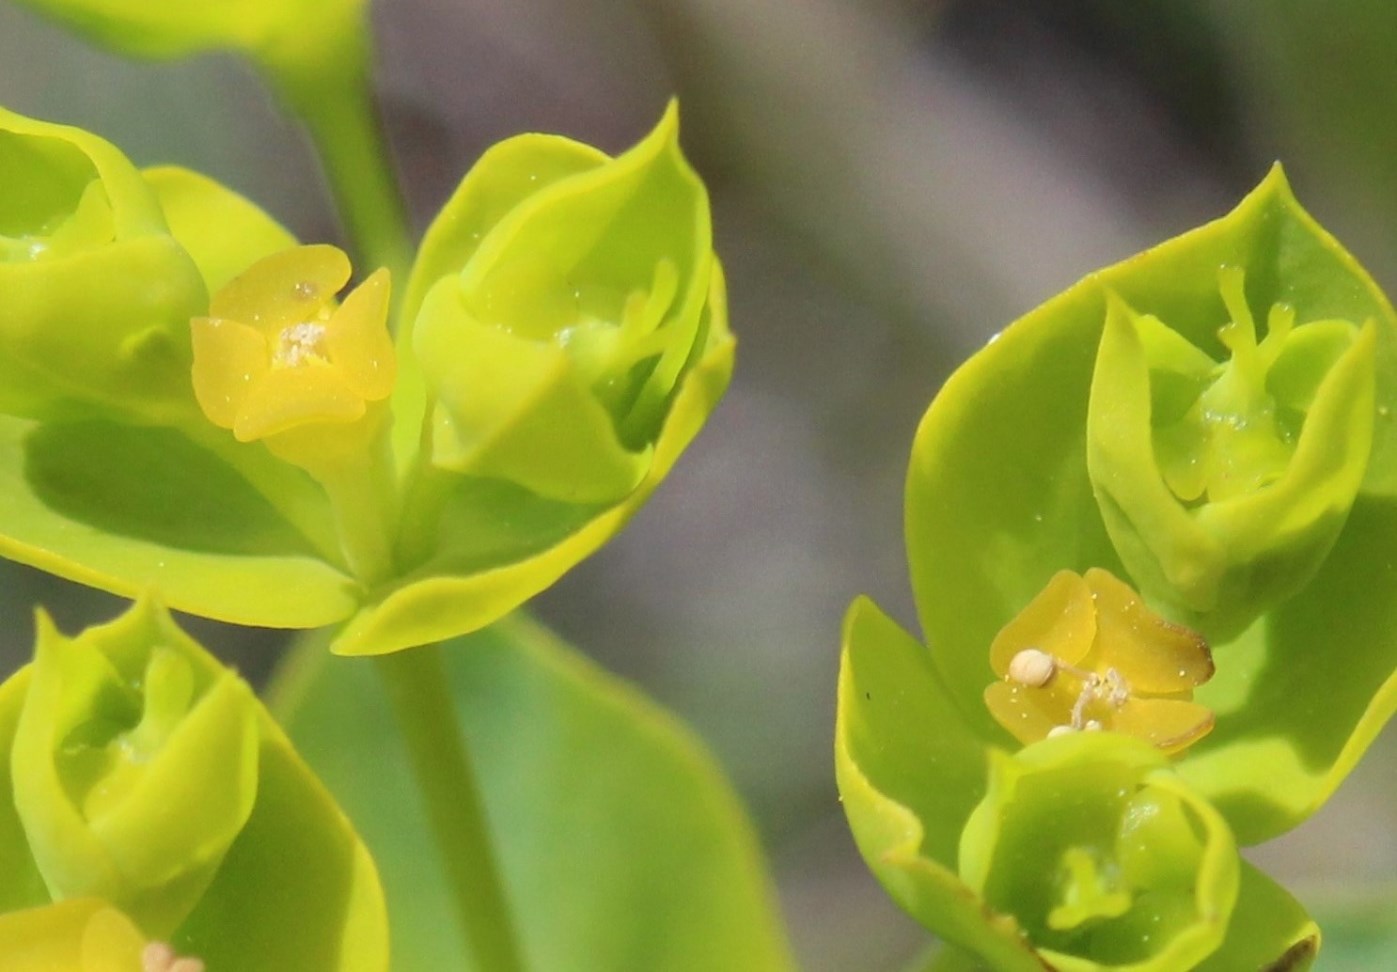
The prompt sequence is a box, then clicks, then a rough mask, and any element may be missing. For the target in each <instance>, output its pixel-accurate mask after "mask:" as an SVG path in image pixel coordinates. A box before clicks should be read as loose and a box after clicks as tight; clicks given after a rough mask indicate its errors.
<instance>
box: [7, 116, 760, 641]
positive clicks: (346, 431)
mask: <svg viewBox="0 0 1397 972" xmlns="http://www.w3.org/2000/svg"><path fill="white" fill-rule="evenodd" d="M0 186H2V187H3V188H0V362H3V363H0V373H2V374H0V376H2V377H3V378H4V381H3V392H0V552H3V553H4V554H5V555H7V556H10V557H13V558H14V559H17V560H22V561H25V562H28V563H32V564H35V565H37V566H40V567H42V568H44V569H47V570H50V571H53V572H55V573H59V574H63V575H65V576H69V577H72V578H75V579H78V580H81V581H83V582H85V583H89V584H93V585H96V586H100V587H105V588H107V589H110V590H114V591H117V592H120V593H128V594H129V593H135V592H136V591H139V590H142V589H144V588H146V587H149V586H154V587H156V588H157V589H159V590H160V591H161V593H162V596H164V597H165V598H166V599H167V600H168V601H169V603H170V604H171V605H172V606H174V607H178V608H182V609H185V610H189V611H192V612H195V613H198V614H203V615H207V616H210V617H215V618H220V619H224V620H229V621H234V622H238V623H243V624H256V625H266V626H275V627H314V626H320V625H326V624H332V623H337V622H346V621H347V622H348V624H347V626H346V628H345V629H344V630H343V631H342V632H341V634H340V636H339V637H338V639H337V640H336V643H335V648H336V650H338V651H341V652H345V653H352V654H367V653H378V652H384V651H392V650H396V649H399V648H404V647H408V646H411V645H415V644H421V643H425V642H429V641H435V640H440V639H443V638H446V637H450V636H453V635H456V634H459V633H462V632H465V631H469V630H473V629H475V628H478V627H480V626H482V625H484V624H488V623H489V622H490V621H492V620H494V619H496V618H498V617H500V616H501V615H502V614H504V613H506V612H507V611H509V610H511V609H512V608H514V607H516V606H517V605H518V604H520V603H521V602H523V601H524V600H525V599H527V598H528V597H530V596H531V595H532V594H534V593H536V592H537V591H539V590H541V589H542V588H544V587H546V586H547V585H549V584H550V583H552V582H553V581H554V580H555V579H556V578H557V577H558V576H559V575H560V574H562V573H563V572H564V571H565V570H566V569H567V568H568V567H570V566H571V565H572V564H574V563H576V562H577V561H578V560H579V559H581V558H582V557H584V556H586V555H587V554H589V553H590V552H592V551H593V550H595V549H596V548H597V547H598V546H600V545H601V544H602V543H604V542H605V541H606V540H607V539H608V538H609V537H610V536H612V535H613V534H614V533H615V532H616V531H617V530H619V529H620V527H621V526H622V525H623V524H624V523H625V521H626V520H627V519H628V518H629V517H630V515H631V514H632V513H633V512H634V511H635V510H636V508H637V507H638V506H639V504H640V503H642V502H643V501H644V499H645V498H646V497H647V496H648V495H649V493H650V491H651V490H653V489H654V487H655V486H656V485H657V484H658V483H659V481H660V480H661V479H662V478H663V477H664V476H665V475H666V473H667V472H668V471H669V469H670V467H671V466H672V465H673V463H674V462H675V460H676V459H677V457H678V455H679V453H680V452H681V451H682V450H683V449H684V447H685V446H686V445H687V444H688V442H689V441H690V439H692V437H693V436H694V435H695V434H696V433H697V431H698V429H699V428H700V426H701V425H702V424H703V422H704V420H705V419H706V417H707V415H708V413H709V412H710V411H711V410H712V408H713V407H714V405H715V404H716V402H717V399H718V398H719V396H720V395H721V394H722V392H723V390H724V388H725V387H726V385H727V382H728V379H729V376H730V373H731V367H732V354H733V341H732V338H731V336H730V334H729V332H728V330H727V314H726V304H725V297H724V291H723V282H722V274H721V271H720V269H719V267H718V264H717V261H716V259H715V257H714V255H713V252H712V241H711V227H710V220H709V210H708V200H707V196H706V193H705V191H704V188H703V185H702V183H701V182H700V181H699V179H698V177H697V176H696V175H695V174H694V172H693V170H692V169H691V168H690V167H689V165H688V164H687V162H686V161H685V160H684V158H683V155H682V154H681V152H680V149H679V145H678V119H677V112H676V110H675V109H674V108H673V107H671V108H670V110H669V111H668V112H667V113H666V114H665V116H664V118H663V120H662V121H661V123H660V124H659V126H658V127H657V128H656V129H655V130H654V131H653V132H652V133H651V134H650V135H649V136H648V137H646V138H645V139H644V140H643V141H642V142H640V144H638V145H637V146H636V147H635V148H633V149H632V150H630V151H629V152H626V153H625V154H623V155H621V156H618V157H616V158H610V157H608V156H606V155H604V154H602V153H601V152H598V151H597V150H595V149H591V148H588V147H586V146H584V145H580V144H578V143H576V142H572V141H569V140H567V139H562V138H557V137H552V136H545V135H524V136H520V137H518V138H514V139H510V140H508V141H506V142H504V143H502V144H500V145H498V146H496V147H495V148H493V149H492V150H490V151H489V152H487V153H486V155H485V156H484V158H482V159H481V161H480V163H479V164H478V165H477V166H476V167H475V168H474V169H472V170H471V172H470V173H469V174H468V175H467V177H466V178H465V180H464V181H463V182H462V183H461V185H460V188H459V189H458V190H457V192H456V193H455V195H454V196H453V197H452V198H451V200H450V201H449V202H448V203H447V205H446V206H445V208H444V209H443V210H442V212H441V214H440V215H439V216H438V218H437V219H436V221H435V222H434V223H433V224H432V227H431V228H430V229H429V231H428V233H427V235H426V238H425V240H424V242H423V245H422V248H421V252H420V254H419V256H418V258H417V260H416V262H415V264H414V266H413V269H412V272H411V274H410V276H409V279H408V280H406V281H389V280H388V279H387V274H376V275H374V276H373V277H372V278H371V279H370V281H369V282H368V283H366V284H364V285H362V286H360V287H359V288H357V289H356V290H355V291H354V292H353V294H352V295H351V296H349V297H346V298H345V299H344V301H343V304H341V303H340V302H339V301H338V300H337V299H336V291H337V290H338V289H339V288H341V287H342V286H344V284H345V283H346V281H347V280H348V278H349V276H350V273H351V271H350V267H349V265H348V264H347V263H346V262H345V261H344V258H343V256H342V255H339V254H337V253H336V252H335V251H334V250H333V249H331V248H328V247H311V248H304V249H301V250H296V249H291V248H292V247H293V246H294V243H295V241H294V240H293V239H292V238H291V237H290V235H289V234H288V233H286V231H285V230H283V229H282V228H281V227H280V226H278V225H277V224H276V222H275V221H274V220H272V219H271V218H270V217H268V216H267V215H266V214H264V213H263V212H261V211H260V210H258V209H257V208H256V207H255V206H253V205H252V204H251V203H249V202H248V201H247V200H245V199H243V198H241V197H239V196H237V195H235V194H233V193H231V192H230V191H228V190H227V189H224V188H223V187H221V186H219V185H217V184H215V183H213V182H212V181H210V180H208V179H205V178H204V177H202V176H198V175H196V174H194V173H191V172H188V171H185V170H180V169H171V168H162V169H153V170H146V171H144V172H142V171H138V170H136V169H135V168H134V167H132V165H131V164H130V163H129V162H128V161H127V160H126V159H125V158H124V157H123V156H122V155H121V154H120V153H119V152H118V151H117V150H115V149H114V148H112V147H111V146H110V145H109V144H107V143H106V142H103V141H102V140H101V139H99V138H97V137H95V136H93V135H90V134H87V133H85V132H80V131H77V130H74V129H71V128H65V127H62V126H58V125H51V124H47V123H44V122H37V121H33V120H30V119H25V118H21V117H19V116H16V115H13V114H9V113H0ZM372 269H373V268H369V267H363V268H359V270H360V273H361V275H363V276H367V275H368V272H369V271H371V270H372ZM393 289H398V290H400V291H401V294H402V301H401V307H400V310H399V311H398V312H397V315H396V320H395V321H386V320H385V317H386V315H387V313H388V307H389V296H388V295H389V293H390V291H391V290H393ZM191 320H194V321H195V324H194V325H191ZM392 324H396V327H395V328H394V331H395V337H394V338H393V339H392V340H391V341H390V340H389V338H388V337H387V335H386V334H385V332H384V330H383V329H384V327H385V326H389V325H392ZM191 327H192V331H191ZM375 330H376V333H377V335H378V336H377V337H375V336H374V334H375ZM191 333H193V334H194V336H195V340H193V342H192V343H191ZM351 335H352V337H351ZM191 373H192V374H193V376H194V378H193V379H191ZM196 391H197V392H198V394H196ZM337 444H338V445H337Z"/></svg>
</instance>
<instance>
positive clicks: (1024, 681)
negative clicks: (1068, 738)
mask: <svg viewBox="0 0 1397 972" xmlns="http://www.w3.org/2000/svg"><path fill="white" fill-rule="evenodd" d="M1059 673H1062V674H1064V675H1067V676H1070V677H1072V678H1075V679H1077V680H1078V681H1079V682H1081V688H1080V689H1079V690H1078V692H1077V698H1076V701H1074V702H1073V703H1072V711H1071V718H1070V720H1069V721H1068V722H1065V723H1063V724H1061V725H1057V726H1054V727H1053V728H1052V729H1050V730H1049V731H1048V735H1049V736H1060V735H1062V734H1063V733H1068V732H1082V731H1084V730H1085V731H1095V730H1098V729H1100V728H1101V720H1099V719H1089V718H1087V708H1088V706H1091V705H1093V704H1096V703H1100V704H1104V705H1108V706H1110V707H1111V708H1113V709H1119V708H1120V707H1121V706H1123V705H1125V703H1127V702H1129V701H1130V683H1129V682H1127V681H1126V680H1125V676H1124V675H1122V674H1121V673H1120V672H1119V671H1118V670H1116V669H1115V668H1107V669H1106V671H1105V672H1104V673H1101V674H1098V673H1096V672H1089V671H1087V670H1085V669H1082V668H1078V667H1077V666H1075V665H1069V664H1067V663H1066V662H1065V661H1063V660H1062V659H1061V658H1058V657H1056V656H1055V655H1050V654H1048V653H1047V652H1046V651H1043V650H1042V649H1041V648H1025V649H1024V650H1023V651H1021V652H1019V653H1018V654H1017V655H1015V656H1014V657H1013V659H1012V660H1011V661H1010V662H1009V676H1008V677H1009V681H1011V682H1014V683H1015V684H1018V685H1022V686H1024V687H1025V688H1041V687H1042V686H1044V685H1047V684H1048V683H1049V682H1050V681H1052V680H1053V679H1054V678H1056V677H1057V676H1058V674H1059Z"/></svg>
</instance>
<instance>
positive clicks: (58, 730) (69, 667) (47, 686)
mask: <svg viewBox="0 0 1397 972" xmlns="http://www.w3.org/2000/svg"><path fill="white" fill-rule="evenodd" d="M38 626H39V638H38V645H37V647H36V651H35V660H34V662H33V664H32V665H30V666H28V667H27V668H25V669H22V670H21V671H20V672H19V673H17V674H16V675H14V676H13V677H12V678H11V679H10V680H9V681H7V682H6V683H5V684H4V685H3V686H0V748H3V752H4V758H3V760H0V771H3V772H0V777H3V784H4V786H5V787H6V789H7V790H8V791H9V794H10V798H8V799H7V800H6V801H5V804H6V806H5V809H3V810H0V863H3V864H4V865H5V871H6V881H5V887H4V891H3V892H0V912H8V911H19V910H22V909H26V908H37V907H40V906H43V905H45V904H47V903H54V902H69V901H75V900H81V899H89V898H90V899H100V900H102V901H105V902H109V903H110V904H111V905H112V906H114V907H116V908H118V909H120V911H121V912H123V913H124V914H125V915H127V916H129V918H130V919H131V920H132V921H133V922H134V923H135V924H136V926H137V927H139V929H140V931H141V932H142V934H143V935H144V936H145V937H146V938H148V939H150V940H158V941H163V942H169V943H171V944H172V946H173V947H174V948H176V949H177V950H178V951H188V952H191V953H195V954H198V955H199V956H200V957H201V958H203V959H205V960H207V961H209V962H210V963H211V964H214V965H219V964H222V965H225V966H226V967H230V968H239V969H249V970H252V969H264V968H265V969H268V970H270V969H273V968H277V967H294V968H304V969H324V970H327V972H341V970H343V972H348V970H351V969H353V970H361V969H362V970H365V972H369V970H382V969H383V968H385V967H386V954H387V949H386V929H385V927H384V924H385V913H384V905H383V900H382V893H381V890H380V889H379V885H378V878H377V875H376V873H375V870H374V867H373V864H372V862H371V860H370V859H369V857H368V854H367V852H366V851H365V850H364V848H363V846H362V845H361V844H360V843H359V841H358V839H357V837H355V835H354V833H353V831H352V830H351V829H350V827H349V825H348V823H347V822H346V821H345V820H344V818H343V817H342V816H341V815H340V814H339V812H338V810H337V809H336V808H335V806H334V804H333V802H332V801H331V800H330V798H329V796H328V794H326V793H325V791H324V790H323V788H322V787H321V786H320V784H319V783H318V782H317V781H316V780H315V778H314V777H313V776H312V775H311V774H310V772H309V770H307V769H306V767H305V766H304V765H303V764H302V763H301V762H300V761H299V759H298V758H297V757H296V755H295V753H294V752H293V751H292V750H291V747H290V744H289V743H288V742H287V740H286V738H285V736H284V735H283V734H282V733H281V731H280V730H279V729H278V728H277V727H276V725H275V724H274V723H273V722H272V720H271V717H270V716H269V715H268V714H267V712H266V710H265V709H264V708H263V707H262V706H261V704H260V703H259V702H258V701H257V699H256V697H255V696H254V695H253V693H252V690H251V689H250V688H249V687H248V686H247V684H246V683H245V682H243V680H242V679H241V678H240V677H239V676H238V675H237V674H236V673H235V672H233V671H231V670H229V669H227V668H225V667H223V666H222V665H221V664H219V663H218V662H217V661H216V660H215V659H214V658H213V657H212V656H210V655H209V654H208V653H207V652H205V651H204V650H203V649H202V648H201V647H199V645H198V644H197V643H196V642H194V641H193V640H192V639H190V638H189V637H188V636H187V635H185V634H184V633H183V632H182V631H181V630H180V629H179V628H178V627H177V626H175V624H174V623H173V621H172V620H171V619H170V617H169V615H168V614H167V613H166V612H165V611H164V610H163V609H162V608H160V607H158V606H156V605H154V604H153V603H150V602H148V601H145V602H142V603H140V604H138V605H137V606H136V607H134V608H133V609H132V610H131V611H129V612H128V613H127V614H125V615H123V616H122V617H120V618H118V619H117V620H115V621H113V622H111V623H109V624H106V625H102V626H99V627H95V628H90V629H88V630H87V631H85V632H83V633H82V634H80V635H78V636H77V637H76V638H67V637H65V636H63V635H62V634H60V633H59V632H58V631H57V630H56V629H55V628H54V626H53V624H52V623H51V622H50V621H49V620H48V618H47V617H46V616H45V615H43V614H42V613H41V614H40V615H39V619H38ZM277 902H281V904H278V903H277ZM287 902H294V903H295V912H296V917H295V918H294V919H293V918H291V917H289V916H286V915H283V914H282V912H283V911H285V910H286V903H287ZM251 929H256V931H255V934H254V933H252V932H251Z"/></svg>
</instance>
